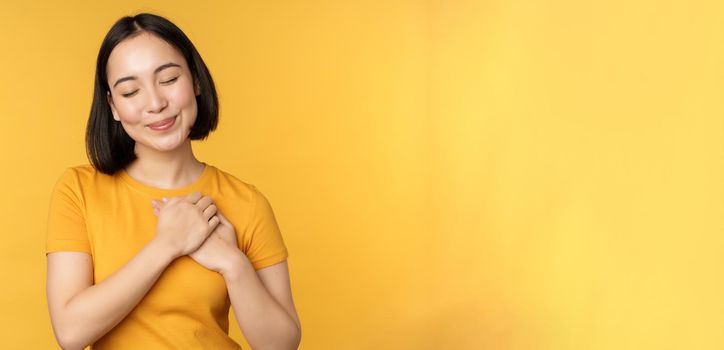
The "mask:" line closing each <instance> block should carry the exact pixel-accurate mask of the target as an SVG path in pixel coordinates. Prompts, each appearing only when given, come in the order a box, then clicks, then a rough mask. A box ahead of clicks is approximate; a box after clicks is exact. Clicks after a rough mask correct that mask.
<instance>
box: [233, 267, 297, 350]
mask: <svg viewBox="0 0 724 350" xmlns="http://www.w3.org/2000/svg"><path fill="white" fill-rule="evenodd" d="M238 260H239V263H237V264H234V268H232V269H231V270H230V271H229V272H226V273H224V280H225V281H226V288H227V290H228V293H229V299H230V300H231V305H232V306H233V308H234V315H235V316H236V320H237V322H238V323H239V328H241V331H242V332H243V333H244V337H245V338H246V340H247V341H248V342H249V345H250V346H251V347H252V349H254V350H266V349H297V347H298V346H299V342H300V339H301V331H300V330H299V327H297V324H296V323H295V322H294V319H292V317H291V316H290V315H289V314H288V313H287V312H286V311H285V310H284V309H283V308H282V307H281V306H280V305H279V304H278V303H277V302H276V301H275V300H274V298H273V297H272V296H271V295H270V294H269V292H267V290H266V288H265V287H264V284H263V283H262V282H261V280H260V279H259V276H258V275H257V274H256V271H255V270H254V267H253V266H252V265H251V263H250V262H249V259H248V258H247V257H246V256H245V255H244V254H240V257H239V259H238Z"/></svg>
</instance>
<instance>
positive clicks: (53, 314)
mask: <svg viewBox="0 0 724 350" xmlns="http://www.w3.org/2000/svg"><path fill="white" fill-rule="evenodd" d="M215 214H216V206H215V205H213V204H212V201H211V198H210V197H208V196H205V197H203V198H202V197H201V193H198V192H194V193H192V194H190V195H188V196H186V197H177V198H174V199H172V200H171V201H169V203H168V205H167V206H166V207H165V208H164V210H163V211H162V212H161V213H160V215H159V218H158V222H157V226H156V236H155V237H154V238H153V239H152V240H151V241H150V242H149V243H148V244H146V245H145V246H144V247H143V248H142V249H141V250H140V252H139V253H137V254H136V255H135V256H134V257H133V258H132V259H131V260H130V261H128V262H127V263H126V264H125V265H124V266H123V267H121V268H120V269H119V270H117V271H116V272H114V273H113V274H112V275H111V276H109V277H108V278H107V279H105V280H103V281H102V282H100V283H98V284H95V285H93V264H92V261H91V257H90V255H89V254H88V253H84V252H67V251H61V252H53V253H50V254H48V276H47V278H48V280H47V287H46V288H47V291H46V294H47V298H48V309H49V311H50V320H51V322H52V325H53V331H54V333H55V337H56V339H57V340H58V343H59V344H60V345H61V347H63V348H65V349H82V348H84V347H85V346H86V345H89V344H91V343H93V342H94V341H96V340H97V339H98V338H100V337H102V336H103V335H105V334H106V333H108V332H109V331H110V330H111V329H113V327H115V326H116V325H117V324H118V323H119V322H121V321H122V320H123V319H124V318H125V317H126V316H127V315H128V313H130V312H131V310H133V308H134V307H136V305H138V303H139V302H140V301H141V299H142V298H143V297H144V296H145V295H146V293H147V292H148V291H149V289H151V287H152V286H153V285H154V284H155V283H156V281H157V280H158V278H159V276H160V275H161V273H163V271H164V270H165V269H166V267H167V266H168V265H169V264H170V263H171V262H172V261H173V260H174V259H175V258H177V257H179V256H182V255H186V254H188V253H189V252H192V251H194V250H196V249H197V248H198V247H199V246H200V245H201V244H202V243H203V241H204V240H205V239H206V237H208V235H209V234H210V233H211V231H213V229H214V228H215V227H216V226H217V225H218V223H219V219H218V218H217V217H215Z"/></svg>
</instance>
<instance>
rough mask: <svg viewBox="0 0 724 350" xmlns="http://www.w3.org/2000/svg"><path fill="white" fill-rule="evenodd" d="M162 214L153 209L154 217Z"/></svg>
mask: <svg viewBox="0 0 724 350" xmlns="http://www.w3.org/2000/svg"><path fill="white" fill-rule="evenodd" d="M160 213H161V212H160V211H159V210H158V209H153V215H156V216H158V215H159V214H160Z"/></svg>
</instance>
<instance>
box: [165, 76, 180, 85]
mask: <svg viewBox="0 0 724 350" xmlns="http://www.w3.org/2000/svg"><path fill="white" fill-rule="evenodd" d="M176 80H178V77H176V78H173V79H169V80H166V81H162V82H161V84H168V83H173V82H174V81H176Z"/></svg>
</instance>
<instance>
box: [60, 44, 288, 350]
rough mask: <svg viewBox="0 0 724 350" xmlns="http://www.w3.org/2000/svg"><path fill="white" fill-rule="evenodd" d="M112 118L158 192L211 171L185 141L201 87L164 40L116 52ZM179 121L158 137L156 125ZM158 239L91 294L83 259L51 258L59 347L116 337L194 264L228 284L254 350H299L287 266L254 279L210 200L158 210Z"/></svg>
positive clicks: (134, 166)
mask: <svg viewBox="0 0 724 350" xmlns="http://www.w3.org/2000/svg"><path fill="white" fill-rule="evenodd" d="M107 77H108V84H109V86H110V87H111V91H110V92H109V93H108V95H107V98H108V102H109V104H110V106H111V111H112V113H113V118H114V120H115V121H116V122H119V123H121V125H122V127H123V128H124V130H125V131H126V132H127V133H128V135H129V136H130V137H131V138H133V139H134V140H135V141H136V146H135V152H136V154H137V156H138V158H137V159H136V160H135V161H134V162H133V163H131V164H130V165H129V166H128V167H127V168H126V171H127V172H128V174H129V175H130V176H132V177H133V178H134V179H136V180H138V181H139V182H142V183H145V184H148V185H150V186H154V187H158V188H179V187H183V186H186V185H188V184H190V183H193V182H194V181H195V180H196V179H197V178H198V177H199V176H200V175H201V173H202V172H203V168H204V165H203V163H201V162H199V161H198V160H197V159H196V157H195V156H194V154H193V150H192V148H191V141H190V139H189V138H188V135H189V133H190V130H191V127H192V126H193V124H194V122H195V120H196V114H197V105H196V99H195V97H196V96H197V95H199V94H200V91H199V87H198V84H196V83H195V81H194V78H193V75H192V73H191V71H190V70H189V68H188V65H187V62H186V61H185V59H184V58H183V56H182V55H181V54H180V52H178V51H177V50H176V49H175V48H174V47H172V46H171V45H170V44H168V43H166V42H165V41H163V40H161V39H160V38H158V37H156V36H154V35H152V34H149V33H141V34H139V35H137V36H133V37H131V38H128V39H126V40H124V41H123V42H121V43H119V44H118V45H117V46H116V47H115V48H114V49H113V51H112V52H111V55H110V57H109V61H108V66H107ZM169 117H175V118H176V121H175V123H174V125H173V126H172V127H171V128H170V129H167V130H163V131H156V130H152V129H150V128H149V127H148V125H149V124H152V123H155V122H158V121H161V120H164V119H166V118H169ZM149 210H153V211H154V214H155V215H156V216H157V217H158V221H157V227H156V236H155V238H154V239H153V240H152V241H151V242H149V243H148V244H147V245H146V246H145V247H144V248H143V249H142V250H141V251H140V252H139V253H138V254H137V255H136V256H134V258H133V259H131V261H129V262H128V263H127V264H126V265H124V266H123V267H122V268H121V269H119V270H118V271H116V272H115V273H114V274H113V275H111V276H110V277H109V278H107V279H105V280H104V281H102V282H100V283H98V284H94V283H93V280H92V260H91V258H90V256H89V255H88V254H86V253H78V252H54V253H50V254H48V281H47V295H48V306H49V310H50V314H51V321H52V324H53V330H54V332H55V335H56V338H57V339H58V342H59V343H60V345H61V346H62V347H63V348H66V349H75V348H78V349H82V348H83V347H85V346H86V345H88V344H91V343H93V342H94V341H95V340H97V339H98V338H100V337H101V336H103V335H104V334H106V333H107V332H108V331H110V330H111V329H112V328H113V327H114V326H115V325H116V324H118V323H119V322H120V321H122V320H123V318H124V317H125V316H126V315H127V314H128V313H129V312H130V311H131V310H132V309H133V308H134V307H135V306H136V305H137V304H138V303H139V302H140V301H141V299H142V298H143V296H144V295H145V294H146V292H147V291H148V290H149V289H150V288H151V287H152V286H153V284H154V283H155V282H156V280H157V279H158V277H159V276H160V275H161V273H162V272H163V270H164V269H165V268H166V267H167V266H168V265H169V264H170V263H171V262H172V261H173V260H174V259H176V258H178V257H180V256H183V255H188V256H190V257H191V258H193V259H194V260H195V261H196V262H198V263H199V264H201V265H202V266H204V267H206V268H207V269H209V270H212V271H216V272H218V273H220V274H221V275H222V276H223V277H224V280H225V281H226V284H227V291H228V293H229V298H230V300H231V303H232V306H233V308H234V312H235V315H236V318H237V320H238V322H239V326H240V328H241V330H242V332H243V333H244V335H245V337H246V338H247V341H248V342H249V344H250V345H251V346H252V348H254V349H296V348H297V347H298V345H299V342H300V340H301V324H300V322H299V317H298V316H297V313H296V309H295V307H294V302H293V300H292V296H291V287H290V282H289V271H288V265H287V262H286V261H284V262H282V263H279V264H276V265H273V266H269V267H266V268H263V269H260V270H254V268H253V266H252V265H251V263H250V262H249V259H248V258H247V257H246V255H245V254H244V253H243V252H242V251H241V250H240V249H239V248H238V245H237V241H236V231H235V228H234V227H233V225H232V224H231V223H230V222H229V221H228V220H227V219H226V217H224V216H223V214H222V213H221V212H219V211H218V209H217V208H216V206H215V205H214V203H213V200H212V199H211V198H210V197H209V196H204V195H202V194H201V193H198V192H195V193H191V194H189V195H187V196H181V197H173V198H168V199H158V200H154V201H152V203H151V205H150V206H149Z"/></svg>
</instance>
